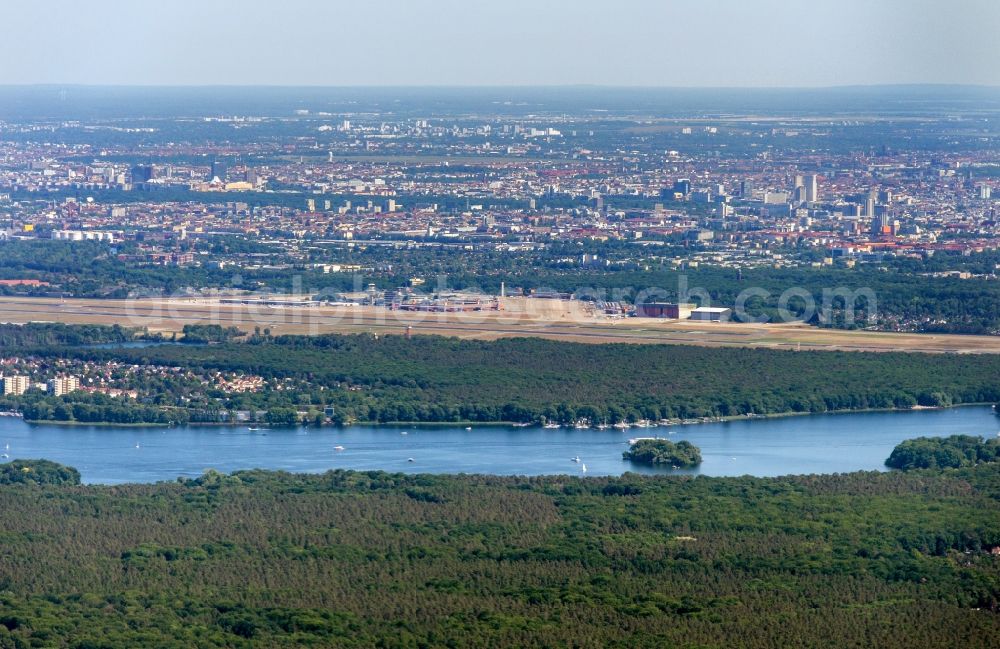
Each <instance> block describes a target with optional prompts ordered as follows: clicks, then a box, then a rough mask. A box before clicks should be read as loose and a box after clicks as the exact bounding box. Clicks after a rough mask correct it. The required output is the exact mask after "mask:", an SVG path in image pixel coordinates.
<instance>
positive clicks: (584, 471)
mask: <svg viewBox="0 0 1000 649" xmlns="http://www.w3.org/2000/svg"><path fill="white" fill-rule="evenodd" d="M580 471H581V472H582V473H586V472H587V465H586V464H584V465H582V466H581V467H580Z"/></svg>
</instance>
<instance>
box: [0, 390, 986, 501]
mask: <svg viewBox="0 0 1000 649" xmlns="http://www.w3.org/2000/svg"><path fill="white" fill-rule="evenodd" d="M998 429H1000V419H998V418H997V417H996V416H994V415H993V411H992V409H991V408H989V407H986V406H972V407H964V408H953V409H948V410H919V411H912V412H865V413H846V414H824V415H809V416H801V417H784V418H776V419H750V420H739V421H730V422H718V423H708V424H692V425H684V426H672V427H660V428H649V429H636V428H633V429H631V430H629V431H627V432H621V431H617V430H612V429H609V430H605V431H599V430H596V429H591V430H572V429H565V428H562V429H558V430H546V429H541V428H537V427H529V428H516V427H513V426H473V427H472V430H466V429H465V428H464V427H456V426H434V427H428V426H420V427H388V426H352V427H349V428H335V427H329V428H311V427H310V428H287V429H272V430H266V431H251V430H248V428H247V427H246V426H241V427H186V428H166V427H164V428H158V427H157V428H113V427H91V426H53V425H30V424H26V423H25V422H23V421H21V420H20V419H17V418H14V417H0V448H2V447H5V446H9V448H8V449H7V450H5V451H3V452H5V453H7V454H9V456H10V458H23V459H27V458H45V459H49V460H54V461H56V462H60V463H63V464H67V465H70V466H74V467H76V468H77V469H79V470H80V473H81V474H82V477H83V480H84V482H88V483H104V484H114V483H122V482H156V481H160V480H174V479H176V478H177V477H178V476H186V477H195V476H198V475H201V474H202V473H203V472H204V471H205V470H206V469H209V468H213V469H217V470H219V471H223V472H226V473H228V472H231V471H236V470H238V469H250V468H264V469H280V470H284V471H293V472H322V471H326V470H329V469H356V470H383V471H402V472H406V473H488V474H497V475H544V474H571V475H584V472H583V465H586V467H587V472H586V475H620V474H622V473H624V472H626V471H634V472H638V473H659V474H663V473H691V474H702V475H710V476H732V475H747V474H748V475H754V476H776V475H787V474H801V473H838V472H848V471H858V470H884V469H885V467H884V466H883V462H884V461H885V459H886V458H887V457H889V453H890V452H891V451H892V449H893V447H894V446H895V445H896V444H898V443H899V442H901V441H902V440H904V439H908V438H912V437H920V436H944V435H953V434H967V435H980V436H984V437H992V436H994V435H996V434H997V430H998ZM403 431H406V433H407V434H406V435H403V434H401V433H402V432H403ZM648 436H664V437H668V438H669V439H671V440H673V441H678V440H682V439H684V440H688V441H690V442H691V443H693V444H695V445H696V446H698V447H699V448H701V451H702V456H703V458H704V462H703V464H702V465H701V467H699V468H698V469H693V470H687V471H683V470H671V469H653V468H649V467H643V466H640V465H634V464H631V463H630V462H626V461H625V460H622V452H623V451H624V450H625V449H626V448H627V440H628V438H630V437H648ZM337 446H342V447H343V450H337V449H336V447H337ZM576 456H579V457H580V459H581V462H580V463H575V462H572V461H571V458H574V457H576ZM410 458H412V459H413V461H412V462H410V461H409V459H410Z"/></svg>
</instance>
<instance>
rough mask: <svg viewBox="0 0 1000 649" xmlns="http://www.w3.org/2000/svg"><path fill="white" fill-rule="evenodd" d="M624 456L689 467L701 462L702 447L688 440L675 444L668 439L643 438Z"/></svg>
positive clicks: (640, 462)
mask: <svg viewBox="0 0 1000 649" xmlns="http://www.w3.org/2000/svg"><path fill="white" fill-rule="evenodd" d="M622 457H623V458H624V459H626V460H629V461H631V462H637V463H639V464H648V465H651V466H672V467H676V468H688V467H695V466H698V465H699V464H701V449H699V448H698V447H697V446H695V445H694V444H692V443H691V442H688V441H681V442H677V443H676V444H674V443H673V442H671V441H670V440H667V439H641V440H639V441H637V442H636V443H635V444H632V445H631V446H630V447H629V449H628V450H627V451H625V452H624V453H622Z"/></svg>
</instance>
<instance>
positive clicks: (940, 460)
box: [885, 435, 1000, 471]
mask: <svg viewBox="0 0 1000 649" xmlns="http://www.w3.org/2000/svg"><path fill="white" fill-rule="evenodd" d="M982 462H1000V438H993V439H989V440H984V439H983V438H982V437H973V436H972V435H951V436H950V437H917V438H916V439H908V440H905V441H903V442H901V443H900V444H898V445H897V446H896V448H894V449H893V450H892V454H891V455H890V456H889V459H887V460H886V461H885V465H886V466H887V467H890V468H893V469H902V470H904V471H908V470H910V469H945V468H959V467H967V466H975V465H977V464H980V463H982Z"/></svg>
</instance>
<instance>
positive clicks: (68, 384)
mask: <svg viewBox="0 0 1000 649" xmlns="http://www.w3.org/2000/svg"><path fill="white" fill-rule="evenodd" d="M47 386H48V389H49V393H50V394H52V395H53V396H56V397H61V396H62V395H64V394H69V393H70V392H73V391H74V390H79V389H80V379H78V378H77V377H75V376H57V377H56V378H54V379H52V380H50V381H49V382H48V383H47Z"/></svg>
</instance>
